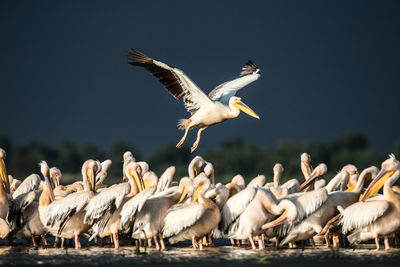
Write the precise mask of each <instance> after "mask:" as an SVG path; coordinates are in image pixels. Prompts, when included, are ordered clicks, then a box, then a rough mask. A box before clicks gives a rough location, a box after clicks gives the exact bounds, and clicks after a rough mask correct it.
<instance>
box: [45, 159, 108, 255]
mask: <svg viewBox="0 0 400 267" xmlns="http://www.w3.org/2000/svg"><path fill="white" fill-rule="evenodd" d="M100 168H101V165H100V163H99V162H96V161H94V160H87V161H85V163H84V164H83V166H82V179H83V185H84V190H83V191H80V192H76V193H73V194H69V195H68V196H66V197H65V198H62V199H58V200H56V201H54V202H53V203H51V205H50V206H49V208H48V212H47V216H46V221H45V223H44V225H45V227H47V228H48V230H49V231H50V232H51V234H52V235H53V236H58V237H62V238H68V239H69V238H74V242H75V248H76V249H78V248H80V247H81V243H80V240H79V236H80V235H81V234H83V233H85V232H86V231H88V230H89V228H90V225H87V224H85V223H84V216H85V210H84V207H85V206H86V204H87V203H88V202H89V200H90V199H91V198H92V197H93V196H94V193H95V192H96V189H95V177H96V175H97V173H98V172H99V171H101V169H100Z"/></svg>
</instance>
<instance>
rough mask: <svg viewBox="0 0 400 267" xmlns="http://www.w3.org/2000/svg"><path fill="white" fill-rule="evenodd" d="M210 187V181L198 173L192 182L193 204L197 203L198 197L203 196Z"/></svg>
mask: <svg viewBox="0 0 400 267" xmlns="http://www.w3.org/2000/svg"><path fill="white" fill-rule="evenodd" d="M209 187H210V179H208V177H207V176H206V175H205V174H204V173H200V174H199V175H198V176H197V177H196V178H195V179H194V180H193V199H192V201H193V202H196V201H198V199H199V195H204V193H205V192H206V191H207V190H208V188H209Z"/></svg>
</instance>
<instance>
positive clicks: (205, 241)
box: [203, 235, 208, 246]
mask: <svg viewBox="0 0 400 267" xmlns="http://www.w3.org/2000/svg"><path fill="white" fill-rule="evenodd" d="M203 244H204V246H208V243H207V236H206V235H205V236H203Z"/></svg>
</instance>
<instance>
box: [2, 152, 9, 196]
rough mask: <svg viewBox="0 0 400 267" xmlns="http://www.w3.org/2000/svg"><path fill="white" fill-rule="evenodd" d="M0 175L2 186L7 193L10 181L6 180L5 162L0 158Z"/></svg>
mask: <svg viewBox="0 0 400 267" xmlns="http://www.w3.org/2000/svg"><path fill="white" fill-rule="evenodd" d="M0 176H1V180H2V181H3V184H4V188H5V189H6V192H7V194H8V193H10V181H9V180H8V175H7V171H6V164H5V163H4V159H0Z"/></svg>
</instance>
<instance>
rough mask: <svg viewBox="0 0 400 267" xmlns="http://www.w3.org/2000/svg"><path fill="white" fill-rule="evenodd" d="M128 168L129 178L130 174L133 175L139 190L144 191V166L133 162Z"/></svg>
mask: <svg viewBox="0 0 400 267" xmlns="http://www.w3.org/2000/svg"><path fill="white" fill-rule="evenodd" d="M127 170H128V178H129V176H130V177H131V179H132V178H133V181H134V182H135V184H136V187H137V188H138V190H139V192H141V191H143V190H144V189H145V184H144V181H143V168H142V166H141V165H140V164H139V163H137V162H131V163H129V165H128V166H127Z"/></svg>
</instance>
